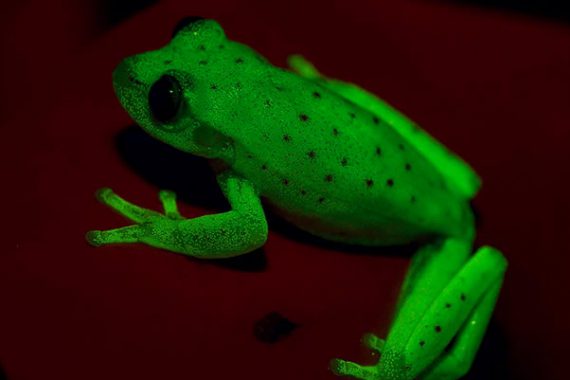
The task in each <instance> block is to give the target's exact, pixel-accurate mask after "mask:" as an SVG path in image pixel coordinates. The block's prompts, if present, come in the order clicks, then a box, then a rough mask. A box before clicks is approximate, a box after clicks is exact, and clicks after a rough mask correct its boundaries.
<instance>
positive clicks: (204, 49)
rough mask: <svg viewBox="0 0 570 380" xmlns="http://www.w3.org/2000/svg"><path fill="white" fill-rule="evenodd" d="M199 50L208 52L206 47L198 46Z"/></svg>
mask: <svg viewBox="0 0 570 380" xmlns="http://www.w3.org/2000/svg"><path fill="white" fill-rule="evenodd" d="M198 50H200V51H206V47H205V46H204V45H200V46H198Z"/></svg>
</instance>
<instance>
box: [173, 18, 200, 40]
mask: <svg viewBox="0 0 570 380" xmlns="http://www.w3.org/2000/svg"><path fill="white" fill-rule="evenodd" d="M200 20H204V17H200V16H186V17H184V18H183V19H182V20H180V21H178V22H177V23H176V26H175V27H174V29H173V30H172V37H174V36H175V35H176V34H177V33H178V32H180V31H181V30H182V29H184V28H186V27H187V26H188V25H191V24H193V23H195V22H196V21H200Z"/></svg>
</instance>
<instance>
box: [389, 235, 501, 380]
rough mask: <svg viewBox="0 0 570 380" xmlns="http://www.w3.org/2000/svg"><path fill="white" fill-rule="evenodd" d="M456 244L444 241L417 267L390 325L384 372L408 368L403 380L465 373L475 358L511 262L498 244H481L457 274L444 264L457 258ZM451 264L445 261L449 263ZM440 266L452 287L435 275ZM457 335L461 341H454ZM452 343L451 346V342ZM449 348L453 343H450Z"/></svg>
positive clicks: (452, 376)
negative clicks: (444, 243) (442, 284)
mask: <svg viewBox="0 0 570 380" xmlns="http://www.w3.org/2000/svg"><path fill="white" fill-rule="evenodd" d="M453 246H454V244H452V245H451V246H449V244H446V245H444V247H443V251H440V252H437V251H436V252H434V254H433V255H431V257H428V258H427V259H426V260H425V261H424V263H423V264H421V265H419V268H417V269H416V272H417V273H416V274H415V276H414V278H412V279H410V281H409V283H408V289H407V290H405V291H406V293H407V295H406V299H404V300H402V301H401V308H400V309H399V311H398V313H397V316H396V318H395V321H394V324H393V325H392V327H391V329H390V333H389V335H388V339H387V341H386V347H385V349H384V355H383V357H382V358H381V362H380V366H379V371H380V375H381V376H383V375H384V374H385V373H392V372H394V371H397V370H400V371H402V369H404V371H403V372H405V374H404V375H403V377H402V378H404V379H411V378H415V377H417V376H419V377H420V378H422V379H430V380H436V379H437V380H442V379H448V380H452V379H457V378H458V377H460V376H462V375H463V374H465V373H466V372H467V371H468V370H469V368H470V366H471V363H472V361H473V358H474V357H475V354H476V352H477V350H478V348H479V344H480V343H481V339H482V337H483V335H484V333H485V330H486V328H487V323H488V321H489V318H490V316H491V314H492V311H493V308H494V306H495V302H496V300H497V296H498V293H499V290H500V288H501V284H502V281H503V276H504V272H505V270H506V267H507V262H506V260H505V258H504V257H503V255H502V254H501V253H500V252H499V251H497V250H496V249H494V248H491V247H482V248H480V249H479V250H478V251H477V252H476V253H475V254H474V255H473V256H472V257H471V258H470V259H469V260H468V261H467V262H465V263H464V264H462V265H461V266H460V268H459V270H457V271H456V273H455V274H454V275H452V276H451V278H449V277H448V278H447V279H445V277H446V276H447V275H449V274H451V273H452V272H453V270H449V271H447V270H446V268H445V267H441V265H440V264H441V260H444V259H445V258H447V260H449V261H450V262H451V264H453V267H455V268H457V265H456V264H457V263H459V261H456V263H453V261H455V260H454V259H453V257H452V256H450V255H448V254H445V253H451V254H453V250H449V249H448V250H447V252H445V251H446V248H453ZM448 264H449V263H445V265H448ZM437 267H440V270H443V273H442V277H444V279H443V281H445V282H446V285H445V286H444V287H443V288H441V286H439V285H440V284H441V283H442V280H439V279H434V278H432V275H433V274H435V273H436V272H435V270H436V269H437ZM454 339H455V341H453V340H454ZM450 342H452V343H451V346H449V345H450ZM448 346H449V347H448Z"/></svg>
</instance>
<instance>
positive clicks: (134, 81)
mask: <svg viewBox="0 0 570 380" xmlns="http://www.w3.org/2000/svg"><path fill="white" fill-rule="evenodd" d="M127 77H128V78H129V82H131V83H134V84H136V85H139V86H142V85H144V82H142V81H140V80H138V79H137V78H135V77H134V76H133V75H132V74H131V73H129V74H128V75H127Z"/></svg>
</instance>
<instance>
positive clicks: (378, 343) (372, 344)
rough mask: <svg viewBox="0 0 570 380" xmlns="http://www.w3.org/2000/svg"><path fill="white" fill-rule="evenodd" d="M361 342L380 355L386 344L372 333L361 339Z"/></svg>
mask: <svg viewBox="0 0 570 380" xmlns="http://www.w3.org/2000/svg"><path fill="white" fill-rule="evenodd" d="M360 341H361V342H362V344H364V345H365V346H366V347H368V348H369V349H371V350H373V351H375V352H377V353H378V354H380V353H382V350H383V349H384V344H385V343H386V341H385V340H384V339H380V338H378V337H377V336H376V335H374V334H372V333H367V334H364V336H363V337H362V339H360Z"/></svg>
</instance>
